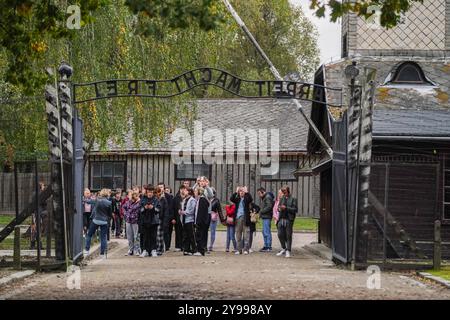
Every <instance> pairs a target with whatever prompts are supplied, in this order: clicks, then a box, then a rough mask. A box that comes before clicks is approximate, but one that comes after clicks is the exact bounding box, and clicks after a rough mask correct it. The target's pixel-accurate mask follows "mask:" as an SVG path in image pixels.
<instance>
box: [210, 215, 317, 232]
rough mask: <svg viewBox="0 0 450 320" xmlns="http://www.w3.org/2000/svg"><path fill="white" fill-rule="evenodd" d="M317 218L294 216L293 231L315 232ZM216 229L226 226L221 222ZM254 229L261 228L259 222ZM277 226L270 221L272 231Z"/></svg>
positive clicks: (259, 229)
mask: <svg viewBox="0 0 450 320" xmlns="http://www.w3.org/2000/svg"><path fill="white" fill-rule="evenodd" d="M317 222H318V220H317V219H313V218H299V217H298V218H296V219H295V221H294V231H308V232H317V225H318V223H317ZM217 230H226V227H225V226H224V225H222V224H219V225H218V226H217ZM256 230H257V231H261V230H262V223H261V222H259V223H258V224H257V225H256ZM276 231H277V227H276V225H275V222H274V221H272V232H276Z"/></svg>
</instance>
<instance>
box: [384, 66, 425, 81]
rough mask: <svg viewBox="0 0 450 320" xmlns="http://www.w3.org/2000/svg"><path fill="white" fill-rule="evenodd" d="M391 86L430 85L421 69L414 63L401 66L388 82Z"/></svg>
mask: <svg viewBox="0 0 450 320" xmlns="http://www.w3.org/2000/svg"><path fill="white" fill-rule="evenodd" d="M390 82H391V83H392V84H426V85H431V83H430V82H429V81H428V80H427V79H426V77H425V75H424V73H423V71H422V69H421V68H420V67H419V65H418V64H416V63H414V62H405V63H403V64H401V65H400V66H399V67H398V68H397V71H396V72H395V75H394V77H393V78H392V80H391V81H390Z"/></svg>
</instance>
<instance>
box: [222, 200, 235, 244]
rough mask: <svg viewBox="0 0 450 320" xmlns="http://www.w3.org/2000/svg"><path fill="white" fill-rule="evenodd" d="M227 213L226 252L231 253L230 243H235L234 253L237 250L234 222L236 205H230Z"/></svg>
mask: <svg viewBox="0 0 450 320" xmlns="http://www.w3.org/2000/svg"><path fill="white" fill-rule="evenodd" d="M225 211H226V214H227V216H226V220H225V223H226V225H227V242H226V250H225V251H226V252H230V242H231V241H232V242H233V247H234V251H236V250H237V242H236V236H235V230H236V229H235V225H234V220H235V217H236V205H235V204H234V203H232V204H228V205H226V206H225Z"/></svg>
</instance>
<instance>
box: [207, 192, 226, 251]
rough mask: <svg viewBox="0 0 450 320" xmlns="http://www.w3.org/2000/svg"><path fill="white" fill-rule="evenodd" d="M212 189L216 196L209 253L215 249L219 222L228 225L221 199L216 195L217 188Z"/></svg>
mask: <svg viewBox="0 0 450 320" xmlns="http://www.w3.org/2000/svg"><path fill="white" fill-rule="evenodd" d="M211 189H212V191H213V194H214V197H213V198H212V200H211V223H210V225H209V231H210V233H211V234H210V241H209V246H208V252H207V253H210V252H211V251H213V247H214V242H215V241H216V230H217V224H218V223H219V222H221V223H223V224H224V225H226V224H225V218H224V217H223V214H222V206H221V204H220V200H219V199H218V198H217V197H216V189H214V188H211Z"/></svg>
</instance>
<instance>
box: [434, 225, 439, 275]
mask: <svg viewBox="0 0 450 320" xmlns="http://www.w3.org/2000/svg"><path fill="white" fill-rule="evenodd" d="M433 269H434V270H441V221H440V220H436V221H435V222H434V250H433Z"/></svg>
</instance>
